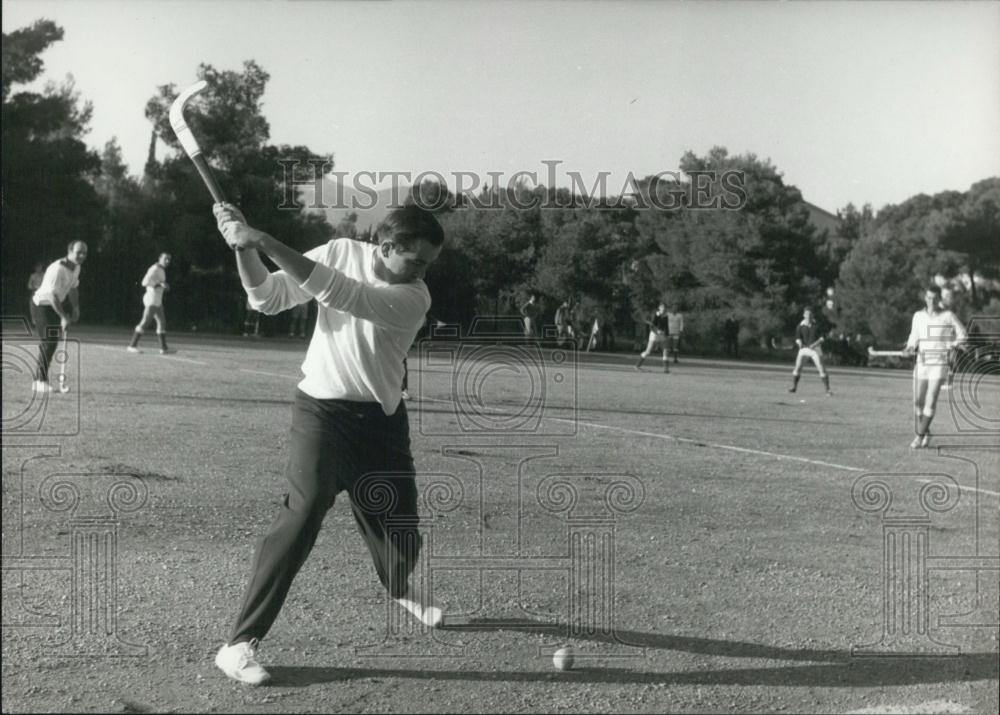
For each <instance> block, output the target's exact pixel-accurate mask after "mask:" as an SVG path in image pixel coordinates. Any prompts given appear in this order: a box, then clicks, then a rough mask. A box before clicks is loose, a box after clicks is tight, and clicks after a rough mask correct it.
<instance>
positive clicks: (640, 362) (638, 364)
mask: <svg viewBox="0 0 1000 715" xmlns="http://www.w3.org/2000/svg"><path fill="white" fill-rule="evenodd" d="M645 359H646V358H644V357H643V356H642V355H640V356H639V362H637V363H636V364H635V366H636V367H642V361H643V360H645Z"/></svg>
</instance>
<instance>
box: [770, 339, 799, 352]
mask: <svg viewBox="0 0 1000 715" xmlns="http://www.w3.org/2000/svg"><path fill="white" fill-rule="evenodd" d="M771 349H772V350H798V349H799V346H798V345H782V344H781V343H779V342H778V339H777V338H771Z"/></svg>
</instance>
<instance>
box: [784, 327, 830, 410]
mask: <svg viewBox="0 0 1000 715" xmlns="http://www.w3.org/2000/svg"><path fill="white" fill-rule="evenodd" d="M795 344H796V345H798V346H799V352H798V355H796V356H795V367H794V368H792V386H791V387H789V388H788V391H789V392H795V391H796V390H797V389H799V376H800V375H801V374H802V366H803V365H805V364H806V360H812V361H813V364H814V365H815V366H816V369H817V370H818V371H819V376H820V379H821V380H823V387H825V388H826V395H827V397H832V396H833V390H831V389H830V376H829V375H827V374H826V368H824V367H823V335H822V334H821V333H820V330H819V326H818V325H816V321H815V320H813V312H812V311H811V310H810V309H809V308H806V309H805V310H803V311H802V322H801V323H799V324H798V326H796V328H795Z"/></svg>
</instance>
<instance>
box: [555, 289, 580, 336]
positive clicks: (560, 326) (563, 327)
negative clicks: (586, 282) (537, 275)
mask: <svg viewBox="0 0 1000 715" xmlns="http://www.w3.org/2000/svg"><path fill="white" fill-rule="evenodd" d="M556 340H557V341H558V342H559V345H562V344H563V343H564V342H566V340H570V341H572V342H573V344H574V345H575V344H576V331H575V330H574V329H573V308H572V306H571V305H570V303H569V301H568V300H564V301H563V302H562V305H560V306H559V308H558V309H556Z"/></svg>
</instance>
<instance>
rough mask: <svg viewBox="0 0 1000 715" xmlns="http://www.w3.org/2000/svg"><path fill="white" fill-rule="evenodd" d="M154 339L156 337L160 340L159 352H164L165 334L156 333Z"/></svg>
mask: <svg viewBox="0 0 1000 715" xmlns="http://www.w3.org/2000/svg"><path fill="white" fill-rule="evenodd" d="M156 337H158V338H159V339H160V350H166V349H167V334H166V333H157V334H156Z"/></svg>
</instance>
